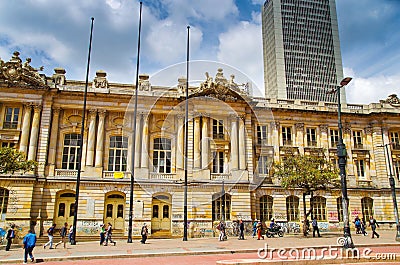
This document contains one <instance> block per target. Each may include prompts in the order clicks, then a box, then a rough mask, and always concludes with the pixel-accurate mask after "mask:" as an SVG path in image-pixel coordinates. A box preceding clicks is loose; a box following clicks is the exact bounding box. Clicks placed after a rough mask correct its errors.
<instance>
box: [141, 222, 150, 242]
mask: <svg viewBox="0 0 400 265" xmlns="http://www.w3.org/2000/svg"><path fill="white" fill-rule="evenodd" d="M148 233H149V230H148V229H147V225H146V223H144V224H143V226H142V231H141V232H140V234H141V235H142V240H140V243H142V244H146V240H147V234H148Z"/></svg>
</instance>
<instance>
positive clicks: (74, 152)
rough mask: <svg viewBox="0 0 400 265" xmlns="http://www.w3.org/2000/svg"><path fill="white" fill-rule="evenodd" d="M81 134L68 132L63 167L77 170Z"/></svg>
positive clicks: (65, 139) (65, 140)
mask: <svg viewBox="0 0 400 265" xmlns="http://www.w3.org/2000/svg"><path fill="white" fill-rule="evenodd" d="M80 141H81V135H80V134H66V135H65V137H64V149H63V157H62V165H61V166H62V168H63V169H72V170H75V169H77V168H78V154H79V144H80Z"/></svg>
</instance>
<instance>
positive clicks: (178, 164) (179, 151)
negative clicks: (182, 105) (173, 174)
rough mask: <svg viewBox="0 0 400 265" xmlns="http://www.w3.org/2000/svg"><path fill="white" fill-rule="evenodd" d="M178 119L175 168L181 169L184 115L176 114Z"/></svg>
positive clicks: (183, 146)
mask: <svg viewBox="0 0 400 265" xmlns="http://www.w3.org/2000/svg"><path fill="white" fill-rule="evenodd" d="M176 117H177V119H178V136H177V137H178V146H177V148H176V168H177V169H183V159H184V156H185V149H184V148H185V144H184V140H185V127H184V122H185V115H181V114H178V115H177V116H176Z"/></svg>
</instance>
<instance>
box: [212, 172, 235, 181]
mask: <svg viewBox="0 0 400 265" xmlns="http://www.w3.org/2000/svg"><path fill="white" fill-rule="evenodd" d="M229 176H230V174H228V173H211V180H226V179H229Z"/></svg>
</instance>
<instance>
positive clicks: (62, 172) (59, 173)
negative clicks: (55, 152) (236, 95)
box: [55, 169, 78, 177]
mask: <svg viewBox="0 0 400 265" xmlns="http://www.w3.org/2000/svg"><path fill="white" fill-rule="evenodd" d="M55 175H56V177H76V176H78V170H74V169H56V174H55Z"/></svg>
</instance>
